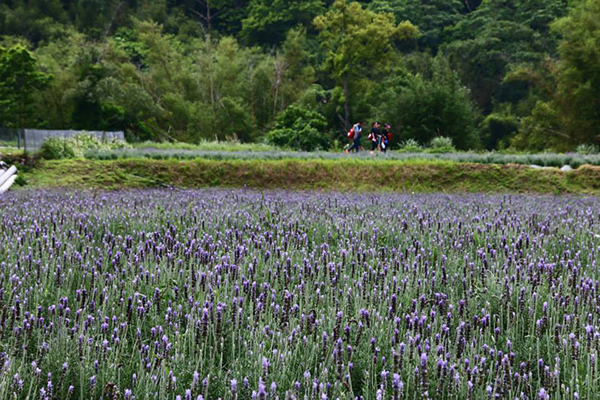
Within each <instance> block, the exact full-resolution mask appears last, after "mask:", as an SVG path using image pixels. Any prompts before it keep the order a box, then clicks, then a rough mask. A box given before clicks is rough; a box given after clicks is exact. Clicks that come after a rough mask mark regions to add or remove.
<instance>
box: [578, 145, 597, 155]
mask: <svg viewBox="0 0 600 400" xmlns="http://www.w3.org/2000/svg"><path fill="white" fill-rule="evenodd" d="M575 151H577V153H579V154H598V153H600V147H598V146H596V145H595V144H590V143H582V144H580V145H579V146H577V149H576V150H575Z"/></svg>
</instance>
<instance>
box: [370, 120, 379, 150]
mask: <svg viewBox="0 0 600 400" xmlns="http://www.w3.org/2000/svg"><path fill="white" fill-rule="evenodd" d="M379 126H380V125H379V122H373V125H372V126H371V133H369V140H370V141H371V154H373V153H374V152H375V150H377V149H378V148H379V141H380V140H381V131H380V130H379Z"/></svg>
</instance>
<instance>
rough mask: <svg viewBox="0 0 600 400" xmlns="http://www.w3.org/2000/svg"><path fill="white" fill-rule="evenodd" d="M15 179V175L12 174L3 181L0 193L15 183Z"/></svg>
mask: <svg viewBox="0 0 600 400" xmlns="http://www.w3.org/2000/svg"><path fill="white" fill-rule="evenodd" d="M15 179H17V176H16V175H13V176H11V177H10V178H8V180H7V181H6V182H4V184H3V185H2V186H0V193H4V192H6V191H7V190H8V189H9V188H10V187H11V186H12V184H13V183H15Z"/></svg>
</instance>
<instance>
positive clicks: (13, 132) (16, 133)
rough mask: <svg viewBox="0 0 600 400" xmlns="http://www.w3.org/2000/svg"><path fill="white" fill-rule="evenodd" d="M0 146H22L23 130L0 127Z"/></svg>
mask: <svg viewBox="0 0 600 400" xmlns="http://www.w3.org/2000/svg"><path fill="white" fill-rule="evenodd" d="M0 147H17V148H19V149H21V148H23V130H22V129H9V128H0Z"/></svg>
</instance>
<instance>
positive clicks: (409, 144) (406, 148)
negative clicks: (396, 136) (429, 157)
mask: <svg viewBox="0 0 600 400" xmlns="http://www.w3.org/2000/svg"><path fill="white" fill-rule="evenodd" d="M423 150H424V149H423V146H421V145H420V144H419V142H417V141H416V140H415V139H406V140H405V141H403V142H401V143H400V149H399V150H398V151H400V152H402V153H420V152H422V151H423Z"/></svg>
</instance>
